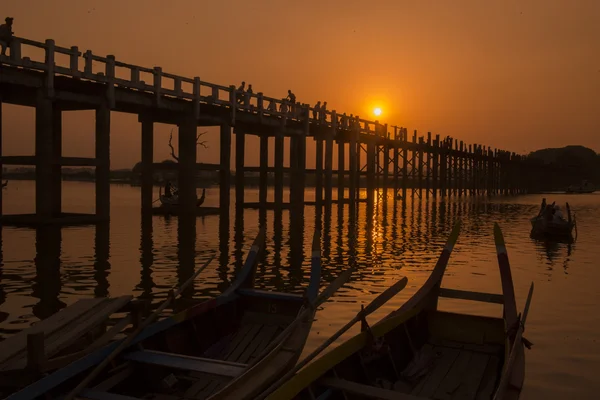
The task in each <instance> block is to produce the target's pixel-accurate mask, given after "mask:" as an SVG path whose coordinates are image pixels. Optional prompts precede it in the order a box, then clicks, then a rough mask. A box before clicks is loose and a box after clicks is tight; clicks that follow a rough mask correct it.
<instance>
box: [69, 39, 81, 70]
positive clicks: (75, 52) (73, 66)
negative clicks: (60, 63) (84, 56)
mask: <svg viewBox="0 0 600 400" xmlns="http://www.w3.org/2000/svg"><path fill="white" fill-rule="evenodd" d="M80 55H81V54H80V53H79V47H77V46H71V54H69V70H70V71H71V75H73V76H74V77H79V75H80V73H79V56H80Z"/></svg>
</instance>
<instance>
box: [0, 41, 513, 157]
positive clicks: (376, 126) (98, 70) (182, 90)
mask: <svg viewBox="0 0 600 400" xmlns="http://www.w3.org/2000/svg"><path fill="white" fill-rule="evenodd" d="M39 49H41V50H43V53H44V56H43V57H41V58H42V60H34V59H32V58H31V56H25V54H30V53H34V52H35V51H38V52H39ZM65 57H66V58H67V59H68V61H64V62H60V61H61V60H63V59H64V58H65ZM38 58H39V55H38ZM0 64H7V65H12V66H15V67H20V68H25V69H31V70H38V71H43V72H45V87H46V90H48V93H49V95H53V93H54V78H55V77H56V76H57V75H58V76H60V75H63V76H69V77H72V78H75V79H85V80H89V81H94V82H100V83H103V84H106V86H107V98H108V101H109V105H110V106H111V107H114V106H115V87H117V86H118V87H124V88H127V89H131V90H136V91H141V92H146V93H151V94H153V95H154V102H155V105H157V106H160V104H161V101H162V99H163V98H164V97H174V98H178V99H184V100H187V101H190V102H191V103H192V104H193V109H194V112H195V116H196V117H197V118H198V117H199V116H200V107H201V106H202V105H203V104H204V105H211V106H218V107H223V108H225V109H227V111H228V112H230V115H231V119H232V124H235V120H236V113H237V112H238V111H242V112H244V113H252V114H255V115H257V116H258V118H259V119H261V120H262V119H263V118H270V119H279V120H280V121H281V123H282V125H283V124H285V123H286V121H290V120H291V121H296V122H300V123H302V125H301V126H303V127H304V129H305V133H306V134H308V132H309V129H310V126H311V125H322V126H325V127H327V128H333V129H334V131H353V132H355V133H358V134H363V135H365V134H366V135H372V136H378V137H381V138H387V139H391V140H396V141H398V140H400V141H404V142H408V135H407V133H406V129H405V128H403V131H402V130H401V132H400V135H399V134H398V131H397V129H396V130H394V132H393V133H392V132H391V131H390V130H388V125H387V124H381V123H379V121H369V120H366V119H361V118H360V117H358V116H356V117H352V118H351V117H349V116H346V114H341V115H340V114H338V113H337V112H336V111H335V110H331V111H330V110H325V111H322V110H318V111H317V110H315V109H314V107H311V106H310V105H308V104H300V103H296V104H290V103H289V102H288V101H287V100H286V99H276V98H274V97H268V96H265V95H263V93H260V92H259V93H247V92H244V91H238V90H237V88H236V87H235V86H223V85H217V84H214V83H210V82H204V81H202V80H200V78H199V77H197V76H196V77H193V78H189V77H184V76H180V75H176V74H171V73H168V72H164V71H163V70H162V68H161V67H153V68H148V67H141V66H138V65H134V64H129V63H125V62H122V61H119V60H116V58H115V56H114V55H107V56H105V57H103V56H99V55H96V54H93V53H92V51H90V50H87V51H86V52H83V53H82V52H80V51H79V48H78V47H77V46H72V47H69V48H67V47H61V46H57V45H56V44H55V43H54V40H52V39H48V40H46V41H45V42H44V43H42V42H36V41H33V40H29V39H25V38H20V37H15V38H14V40H13V41H12V42H11V46H10V53H9V56H0ZM81 66H83V69H81ZM145 77H146V79H144V78H145ZM396 128H397V127H396ZM413 142H415V143H416V142H417V140H416V137H413ZM421 142H422V140H419V143H421ZM452 143H454V147H455V148H454V149H453V146H452ZM439 148H442V149H450V150H453V151H458V150H459V149H458V142H456V141H453V139H452V138H449V141H448V140H446V141H440V145H439ZM472 154H473V155H484V156H491V157H493V156H494V154H496V155H497V156H499V159H500V160H502V159H504V158H507V157H508V158H509V159H511V160H512V159H514V160H522V159H523V157H522V156H520V155H517V154H515V153H510V152H504V151H501V150H500V151H496V150H491V149H490V148H487V150H486V149H485V147H484V148H481V146H479V147H477V145H474V146H473V153H472Z"/></svg>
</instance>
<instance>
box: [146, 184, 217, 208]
mask: <svg viewBox="0 0 600 400" xmlns="http://www.w3.org/2000/svg"><path fill="white" fill-rule="evenodd" d="M178 193H179V191H178V189H177V188H175V193H174V194H172V195H171V196H165V195H164V194H162V188H159V193H158V199H159V200H160V204H161V205H164V206H178V205H179V195H178ZM205 199H206V188H203V189H202V196H200V198H199V199H197V200H196V207H200V206H201V205H202V204H203V203H204V200H205Z"/></svg>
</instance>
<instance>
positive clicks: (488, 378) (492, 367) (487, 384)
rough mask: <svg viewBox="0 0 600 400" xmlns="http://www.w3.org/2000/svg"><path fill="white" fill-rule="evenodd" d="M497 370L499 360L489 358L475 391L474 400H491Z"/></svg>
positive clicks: (497, 375)
mask: <svg viewBox="0 0 600 400" xmlns="http://www.w3.org/2000/svg"><path fill="white" fill-rule="evenodd" d="M499 369H500V358H499V357H496V356H491V357H490V361H488V364H487V367H485V372H484V373H483V378H481V383H480V384H479V389H478V390H477V396H476V397H475V399H476V400H490V399H491V398H492V395H493V394H494V390H495V389H496V382H497V380H498V378H499V374H498V371H499Z"/></svg>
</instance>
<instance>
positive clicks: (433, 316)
mask: <svg viewBox="0 0 600 400" xmlns="http://www.w3.org/2000/svg"><path fill="white" fill-rule="evenodd" d="M459 231H460V224H459V223H457V224H456V225H455V227H454V229H453V231H452V233H451V235H450V238H449V239H448V241H447V242H446V245H445V247H444V249H443V251H442V254H441V255H440V257H439V259H438V261H437V264H436V265H435V268H434V269H433V271H432V273H431V276H430V277H429V279H428V280H427V281H426V282H425V284H424V285H423V286H422V287H421V288H420V289H419V290H418V291H417V292H416V293H415V294H414V295H413V296H412V297H411V298H410V299H409V300H408V301H407V302H406V303H405V304H404V305H402V306H401V307H400V308H399V309H397V310H396V311H394V312H392V313H391V314H389V315H388V316H386V317H385V318H383V319H382V320H381V321H379V322H377V323H376V324H374V325H372V326H369V324H368V323H367V321H366V320H365V319H364V318H363V319H362V326H361V333H359V334H357V335H356V336H354V337H352V338H350V339H349V340H347V341H345V342H344V343H342V344H340V345H339V346H338V347H336V348H335V349H333V350H331V351H330V352H329V353H327V354H326V355H324V356H322V357H321V358H319V359H317V360H316V361H314V362H312V363H311V364H308V365H307V366H306V367H304V368H303V369H300V368H301V367H303V366H304V365H305V364H304V362H303V361H301V362H300V363H299V364H298V366H297V367H296V368H294V370H292V371H290V372H288V373H287V374H286V375H284V376H283V377H282V378H280V379H279V381H278V382H276V383H275V384H273V385H272V386H271V387H270V388H269V389H268V390H266V391H264V392H263V393H261V395H259V396H258V397H257V399H265V398H267V399H270V400H275V399H277V400H286V399H320V400H325V399H330V400H334V399H354V398H372V399H405V400H409V399H415V400H416V399H459V398H460V399H492V398H493V399H511V400H512V399H517V398H518V397H519V394H520V391H521V388H522V386H523V382H524V377H525V358H524V345H525V346H527V347H530V346H531V343H530V342H529V341H527V339H525V338H523V337H522V334H523V330H524V324H525V321H526V318H527V313H528V310H529V304H530V302H531V296H532V292H533V284H532V285H531V289H530V291H529V297H528V299H527V302H526V305H525V309H524V311H523V314H522V316H521V314H517V308H516V302H515V295H514V289H513V282H512V277H511V271H510V264H509V261H508V256H507V253H506V248H505V245H504V239H503V236H502V232H501V231H500V228H499V227H498V225H497V224H496V225H495V226H494V236H495V242H496V249H497V255H498V262H499V267H500V277H501V281H502V291H503V294H501V295H500V294H490V293H481V292H471V291H464V290H456V289H449V288H442V287H440V286H441V281H442V278H443V276H444V271H445V269H446V265H447V264H448V259H449V257H450V254H451V252H452V249H453V247H454V245H455V243H456V240H457V238H458V235H459ZM439 297H448V298H453V299H463V300H471V301H481V302H489V303H497V304H503V305H504V313H503V317H483V316H475V315H466V314H462V313H452V312H446V311H439V310H438V309H437V304H438V299H439ZM328 342H329V341H328ZM326 343H327V342H326ZM316 352H317V351H315V352H313V354H311V356H314V353H316ZM309 357H310V356H309ZM309 357H307V358H309ZM299 367H300V368H299ZM298 371H299V372H298Z"/></svg>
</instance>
